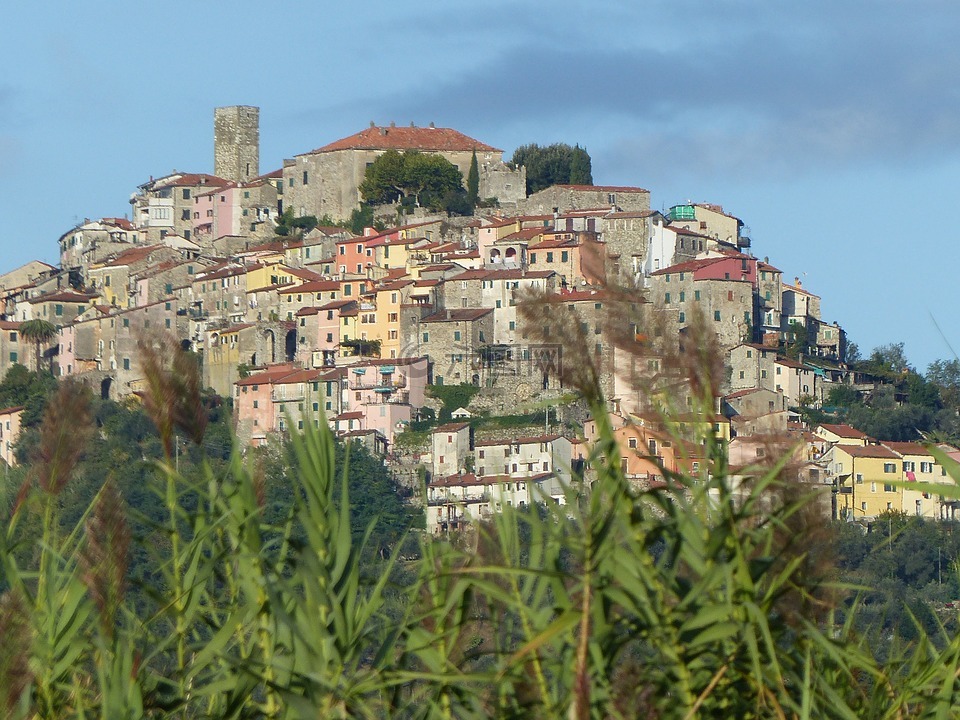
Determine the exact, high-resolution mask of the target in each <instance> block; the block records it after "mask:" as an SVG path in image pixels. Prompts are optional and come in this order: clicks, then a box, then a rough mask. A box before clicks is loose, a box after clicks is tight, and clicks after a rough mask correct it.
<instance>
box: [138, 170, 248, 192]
mask: <svg viewBox="0 0 960 720" xmlns="http://www.w3.org/2000/svg"><path fill="white" fill-rule="evenodd" d="M228 183H229V180H224V179H223V178H221V177H217V176H216V175H211V174H209V173H206V174H204V173H172V174H171V175H168V176H167V177H162V178H157V179H156V180H151V181H150V182H146V183H144V184H143V185H141V186H140V187H145V186H150V187H152V188H153V189H156V188H165V187H184V186H190V187H193V186H194V185H219V186H223V185H226V184H228Z"/></svg>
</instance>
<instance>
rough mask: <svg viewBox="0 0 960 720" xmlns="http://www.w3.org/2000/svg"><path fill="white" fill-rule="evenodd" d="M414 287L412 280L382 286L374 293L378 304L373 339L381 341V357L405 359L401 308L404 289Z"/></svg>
mask: <svg viewBox="0 0 960 720" xmlns="http://www.w3.org/2000/svg"><path fill="white" fill-rule="evenodd" d="M411 285H413V281H412V280H398V281H395V282H391V283H387V284H385V285H381V286H380V287H379V288H377V289H376V290H375V291H374V297H375V304H376V308H377V310H376V318H375V323H376V324H375V326H374V327H372V328H371V329H370V330H369V331H368V332H372V333H373V334H372V335H371V337H372V338H375V339H378V340H380V357H382V358H398V357H403V353H402V352H401V350H402V342H403V339H402V337H401V335H400V306H401V304H402V303H403V291H404V288H406V287H408V286H411Z"/></svg>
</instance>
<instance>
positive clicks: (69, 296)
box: [27, 292, 97, 305]
mask: <svg viewBox="0 0 960 720" xmlns="http://www.w3.org/2000/svg"><path fill="white" fill-rule="evenodd" d="M95 297H97V296H96V295H92V296H91V295H81V294H79V293H75V292H58V293H50V294H49V295H38V296H37V297H33V298H30V299H29V300H27V302H28V303H30V304H31V305H35V304H37V303H43V302H70V303H85V302H90V300H92V299H93V298H95Z"/></svg>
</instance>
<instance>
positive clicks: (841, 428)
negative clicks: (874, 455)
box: [820, 423, 870, 440]
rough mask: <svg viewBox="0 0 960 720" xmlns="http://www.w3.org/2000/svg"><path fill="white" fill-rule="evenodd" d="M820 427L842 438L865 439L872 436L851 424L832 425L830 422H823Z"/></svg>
mask: <svg viewBox="0 0 960 720" xmlns="http://www.w3.org/2000/svg"><path fill="white" fill-rule="evenodd" d="M820 427H822V428H823V429H824V430H827V431H829V432H831V433H833V434H834V435H837V436H839V437H842V438H854V439H857V440H863V439H865V438H868V437H870V436H869V435H867V434H866V433H865V432H861V431H860V430H857V429H856V428H855V427H851V426H850V425H830V424H828V423H821V424H820Z"/></svg>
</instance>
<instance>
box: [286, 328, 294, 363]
mask: <svg viewBox="0 0 960 720" xmlns="http://www.w3.org/2000/svg"><path fill="white" fill-rule="evenodd" d="M283 346H284V350H285V355H286V358H287V362H293V359H294V358H295V357H296V356H297V331H296V330H288V331H287V337H286V339H285V340H284V343H283Z"/></svg>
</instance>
